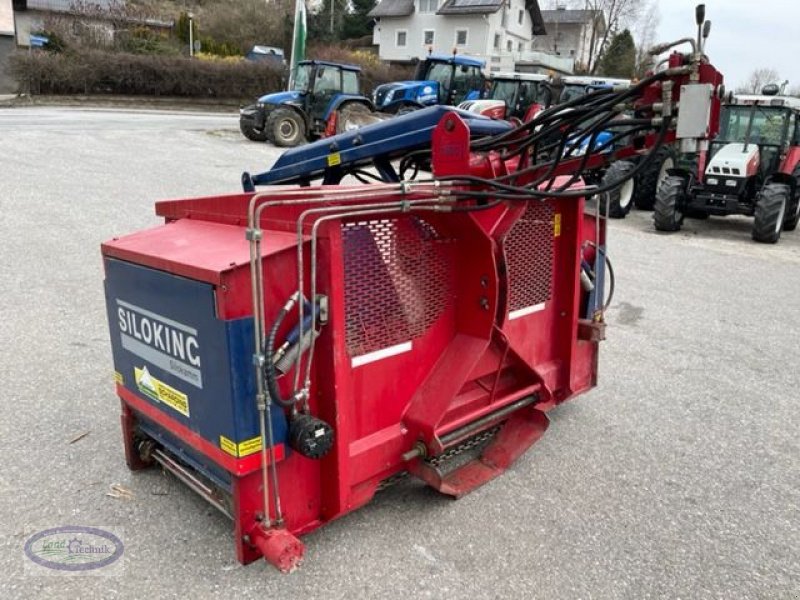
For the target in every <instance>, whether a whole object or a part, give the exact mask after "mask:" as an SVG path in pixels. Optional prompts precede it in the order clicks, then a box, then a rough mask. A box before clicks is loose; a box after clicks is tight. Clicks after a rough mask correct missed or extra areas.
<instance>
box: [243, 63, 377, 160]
mask: <svg viewBox="0 0 800 600" xmlns="http://www.w3.org/2000/svg"><path fill="white" fill-rule="evenodd" d="M360 72H361V69H360V68H359V67H357V66H355V65H344V64H339V63H333V62H327V61H324V60H305V61H302V62H300V63H299V64H298V67H297V74H296V75H295V80H294V84H293V85H292V89H291V90H289V91H285V92H275V93H274V94H267V95H265V96H261V97H260V98H259V99H258V100H257V102H256V103H255V104H251V105H250V106H246V107H244V108H242V109H241V110H240V111H239V128H240V129H241V131H242V133H243V134H244V136H245V137H246V138H248V139H250V140H253V141H257V142H264V141H270V142H272V143H273V144H275V145H276V146H284V147H290V146H297V145H298V144H301V143H303V142H306V141H309V140H312V139H316V138H318V137H320V136H321V135H322V134H323V133H324V131H325V127H326V124H327V120H328V117H329V116H330V115H331V113H333V112H335V111H340V110H344V109H349V110H362V111H364V112H369V111H372V110H374V108H373V106H372V102H371V101H370V99H369V98H367V97H366V96H364V95H363V94H362V93H361V86H360V82H359V74H360Z"/></svg>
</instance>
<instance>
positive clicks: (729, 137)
mask: <svg viewBox="0 0 800 600" xmlns="http://www.w3.org/2000/svg"><path fill="white" fill-rule="evenodd" d="M798 115H800V99H798V98H791V97H781V96H769V95H741V96H738V97H735V98H733V99H732V101H731V102H729V103H728V104H726V105H724V106H723V108H722V113H721V115H720V132H719V136H717V138H716V139H715V140H714V141H713V142H711V145H710V147H709V162H708V166H707V167H706V171H705V183H706V184H707V185H709V186H718V187H720V191H723V190H724V191H726V192H728V193H730V192H735V193H737V194H752V192H753V190H755V189H760V188H761V186H762V185H763V184H764V183H765V182H766V180H767V179H769V177H770V176H771V175H772V174H773V173H775V172H777V171H779V170H780V164H781V160H782V156H783V155H784V154H785V153H786V152H787V150H788V148H789V147H790V146H797V145H798V140H797V136H798V132H797V123H798V118H800V117H799V116H798Z"/></svg>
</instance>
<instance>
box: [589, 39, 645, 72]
mask: <svg viewBox="0 0 800 600" xmlns="http://www.w3.org/2000/svg"><path fill="white" fill-rule="evenodd" d="M635 69H636V44H635V43H634V41H633V36H632V35H631V32H630V31H628V30H627V29H625V30H624V31H622V32H621V33H618V34H616V35H615V36H614V37H613V38H612V39H611V43H610V44H609V46H608V50H606V51H605V53H604V54H603V58H602V59H601V60H600V68H599V69H598V70H599V71H600V74H601V75H605V76H606V77H624V78H626V79H630V78H631V77H633V74H634V71H635Z"/></svg>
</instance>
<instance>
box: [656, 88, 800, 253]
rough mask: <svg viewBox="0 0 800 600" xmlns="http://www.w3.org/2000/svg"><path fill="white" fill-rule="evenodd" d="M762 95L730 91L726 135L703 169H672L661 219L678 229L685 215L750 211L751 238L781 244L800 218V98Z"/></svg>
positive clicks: (723, 118)
mask: <svg viewBox="0 0 800 600" xmlns="http://www.w3.org/2000/svg"><path fill="white" fill-rule="evenodd" d="M778 92H779V88H778V86H777V85H774V84H772V85H768V86H765V88H764V89H763V90H762V93H761V94H754V95H739V96H736V97H730V99H729V100H728V102H726V103H725V104H724V105H723V106H722V110H721V113H720V131H719V135H718V136H717V137H716V138H715V139H714V140H713V141H712V142H711V144H710V145H709V149H708V157H707V161H706V164H705V167H704V168H703V169H702V170H701V171H700V172H699V173H698V174H694V173H687V172H681V171H680V170H673V171H671V172H670V177H668V178H667V179H666V180H665V182H664V184H662V186H661V187H660V188H659V192H658V195H657V197H656V205H655V213H654V218H655V225H656V228H657V229H660V230H662V231H676V230H677V229H679V228H680V226H681V222H682V220H683V217H684V216H690V217H696V218H704V217H707V216H709V215H716V216H725V215H732V214H738V215H747V216H751V217H753V229H752V237H753V239H754V240H755V241H757V242H762V243H772V244H774V243H775V242H777V241H778V240H779V239H780V236H781V232H782V231H793V230H794V229H795V228H796V227H797V225H798V221H800V98H792V97H789V96H779V95H778Z"/></svg>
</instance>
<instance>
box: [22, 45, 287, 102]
mask: <svg viewBox="0 0 800 600" xmlns="http://www.w3.org/2000/svg"><path fill="white" fill-rule="evenodd" d="M10 67H11V69H10V70H11V74H12V76H13V77H14V78H15V79H16V81H17V83H18V84H19V87H20V90H22V91H26V92H28V93H31V94H125V95H147V96H190V97H201V98H252V97H254V96H259V95H261V94H264V93H265V92H269V91H272V90H279V89H281V88H282V86H283V79H284V72H283V71H282V70H281V69H276V68H275V67H273V66H271V65H268V64H265V63H254V62H249V61H244V60H243V61H240V62H227V61H220V62H216V61H202V60H191V59H187V58H181V57H168V56H152V55H140V54H123V53H104V52H98V51H87V52H82V53H72V52H68V53H63V54H56V53H51V52H31V53H28V52H20V53H17V54H14V55H13V56H12V57H11V59H10Z"/></svg>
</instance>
